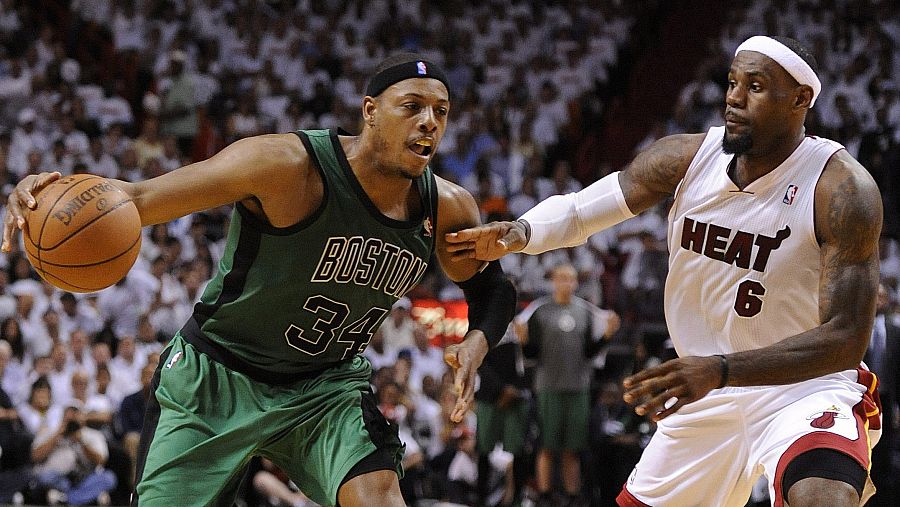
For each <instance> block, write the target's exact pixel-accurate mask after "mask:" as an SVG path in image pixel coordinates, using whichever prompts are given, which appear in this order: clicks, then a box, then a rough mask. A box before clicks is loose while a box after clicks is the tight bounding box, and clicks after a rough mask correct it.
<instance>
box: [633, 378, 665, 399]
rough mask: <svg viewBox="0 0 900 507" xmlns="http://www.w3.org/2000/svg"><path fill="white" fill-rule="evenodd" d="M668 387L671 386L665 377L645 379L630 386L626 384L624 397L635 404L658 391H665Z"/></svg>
mask: <svg viewBox="0 0 900 507" xmlns="http://www.w3.org/2000/svg"><path fill="white" fill-rule="evenodd" d="M667 388H669V383H668V382H667V381H666V379H664V378H654V379H649V380H644V381H642V382H639V383H637V384H634V385H633V386H632V387H630V388H628V387H627V386H626V390H625V394H624V395H623V396H622V398H623V399H624V400H625V402H627V403H629V404H631V405H634V404H635V403H639V402H640V401H641V400H643V399H644V398H647V397H648V396H654V395H655V394H656V393H659V392H661V391H665V390H666V389H667Z"/></svg>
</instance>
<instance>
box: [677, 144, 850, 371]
mask: <svg viewBox="0 0 900 507" xmlns="http://www.w3.org/2000/svg"><path fill="white" fill-rule="evenodd" d="M724 131H725V127H713V128H711V129H710V130H709V132H708V133H707V135H706V139H705V140H704V141H703V145H702V146H701V147H700V151H699V152H698V153H697V155H696V156H695V157H694V159H693V160H692V161H691V165H690V167H689V168H688V170H687V173H686V174H685V176H684V179H683V180H682V181H681V183H680V184H679V186H678V188H677V190H676V192H675V202H674V204H673V206H672V210H671V211H670V213H669V234H668V241H669V276H668V279H667V281H666V293H665V310H666V320H667V322H668V326H669V332H670V333H671V337H672V341H673V343H674V345H675V349H676V351H677V352H678V354H679V355H680V356H686V355H699V356H706V355H712V354H724V353H730V352H738V351H742V350H750V349H756V348H760V347H765V346H767V345H771V344H773V343H776V342H778V341H781V340H783V339H784V338H787V337H789V336H792V335H795V334H798V333H801V332H803V331H807V330H809V329H812V328H813V327H816V326H818V325H819V324H820V321H819V275H820V273H819V245H818V242H817V241H816V234H815V224H814V210H813V203H814V200H815V189H816V183H817V182H818V181H819V176H820V175H821V174H822V170H823V169H824V167H825V164H826V163H827V162H828V160H829V159H830V158H831V157H832V155H834V154H835V152H837V151H838V150H841V149H843V146H841V145H840V144H838V143H835V142H833V141H830V140H827V139H822V138H817V137H806V138H805V139H804V140H803V141H802V142H801V143H800V146H798V147H797V149H796V150H794V152H793V153H791V155H790V156H789V157H788V158H787V159H786V160H785V161H784V162H783V163H782V164H781V165H780V166H778V167H777V168H776V169H775V170H774V171H772V172H770V173H768V174H766V175H764V176H762V177H761V178H759V179H757V180H756V181H754V182H753V183H751V184H750V185H748V186H747V187H746V188H745V189H743V190H740V189H738V187H737V186H736V185H735V184H734V182H732V180H731V178H730V177H729V176H728V165H729V163H730V162H731V160H732V159H733V158H734V157H735V155H729V154H726V153H724V152H723V151H722V137H723V135H724Z"/></svg>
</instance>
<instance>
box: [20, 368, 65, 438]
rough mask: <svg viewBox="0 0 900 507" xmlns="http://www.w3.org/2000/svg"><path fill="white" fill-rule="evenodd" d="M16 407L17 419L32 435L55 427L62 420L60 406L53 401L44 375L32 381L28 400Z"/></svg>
mask: <svg viewBox="0 0 900 507" xmlns="http://www.w3.org/2000/svg"><path fill="white" fill-rule="evenodd" d="M17 408H18V411H19V419H21V420H22V424H24V425H25V428H26V429H27V430H28V431H29V432H30V433H31V434H32V435H36V434H38V433H39V432H41V431H42V430H44V429H46V428H55V427H56V426H58V425H59V422H60V421H62V412H63V411H62V406H61V404H60V403H55V400H54V399H53V396H52V390H51V387H50V383H49V382H48V381H47V378H45V377H40V378H38V379H37V380H35V381H34V382H33V383H32V385H31V391H30V392H29V394H28V402H27V403H23V404H21V405H19V406H18V407H17Z"/></svg>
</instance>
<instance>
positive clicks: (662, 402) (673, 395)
mask: <svg viewBox="0 0 900 507" xmlns="http://www.w3.org/2000/svg"><path fill="white" fill-rule="evenodd" d="M681 393H682V391H681V389H663V390H661V391H659V392H657V393H655V395H654V396H653V397H652V398H650V399H649V400H647V401H645V402H643V403H641V404H640V405H638V406H637V407H635V408H634V412H635V413H636V414H637V415H647V414H655V413H656V412H659V411H660V410H666V409H669V410H671V407H672V406H674V405H677V404H678V403H677V402H680V401H681V400H680V398H679V395H680V394H681ZM669 400H675V401H674V402H670V401H669ZM673 404H674V405H673ZM667 405H668V406H667Z"/></svg>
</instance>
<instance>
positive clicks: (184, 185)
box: [123, 135, 306, 225]
mask: <svg viewBox="0 0 900 507" xmlns="http://www.w3.org/2000/svg"><path fill="white" fill-rule="evenodd" d="M301 155H305V150H304V149H303V148H302V146H301V145H300V142H299V140H298V141H297V142H296V143H293V142H291V140H289V137H288V136H285V135H271V136H258V137H251V138H246V139H241V140H239V141H236V142H234V143H233V144H231V145H229V146H227V147H226V148H224V149H223V150H222V151H220V152H219V153H217V154H216V155H214V156H212V157H211V158H209V159H207V160H203V161H201V162H196V163H193V164H190V165H187V166H184V167H181V168H179V169H176V170H174V171H172V172H170V173H167V174H164V175H162V176H159V177H157V178H153V179H150V180H147V181H142V182H138V183H131V184H125V185H123V188H124V189H125V190H126V192H128V193H129V194H131V196H132V199H133V200H134V202H135V204H136V205H137V207H138V211H139V212H140V214H141V222H142V223H143V224H144V225H149V224H155V223H161V222H168V221H170V220H173V219H175V218H178V217H181V216H184V215H187V214H190V213H193V212H197V211H201V210H205V209H210V208H214V207H216V206H221V205H225V204H230V203H233V202H236V201H241V200H244V199H249V198H251V197H258V198H262V197H263V194H264V193H265V192H266V189H267V188H276V189H277V188H279V187H281V181H280V180H281V179H282V178H286V177H288V176H289V174H290V171H288V170H280V169H281V168H287V167H297V166H299V165H301V163H302V160H301V159H305V158H306V157H305V156H301Z"/></svg>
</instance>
